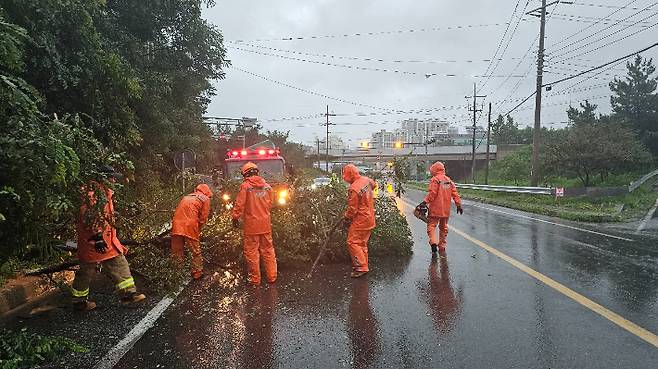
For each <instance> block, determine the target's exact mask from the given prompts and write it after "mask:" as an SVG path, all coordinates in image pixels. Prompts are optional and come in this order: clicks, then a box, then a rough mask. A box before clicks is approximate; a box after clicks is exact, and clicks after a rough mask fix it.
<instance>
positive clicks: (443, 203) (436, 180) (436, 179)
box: [416, 161, 464, 258]
mask: <svg viewBox="0 0 658 369" xmlns="http://www.w3.org/2000/svg"><path fill="white" fill-rule="evenodd" d="M430 174H432V179H431V180H430V184H429V189H428V193H427V196H425V200H424V201H423V202H421V203H420V204H418V206H416V210H418V211H420V212H421V213H423V214H425V213H428V211H429V214H427V235H428V236H429V239H430V247H431V249H432V257H433V258H436V256H437V249H438V251H439V252H445V249H446V238H447V236H448V218H449V217H450V208H451V201H453V200H454V201H455V205H457V213H459V214H463V213H464V210H463V209H462V200H461V198H460V197H459V193H457V187H456V186H455V183H454V182H453V181H452V180H451V179H450V177H448V176H447V175H446V169H445V166H444V165H443V163H441V162H440V161H437V162H436V163H434V164H432V166H431V167H430ZM437 225H438V227H439V237H438V239H437V237H436V227H437Z"/></svg>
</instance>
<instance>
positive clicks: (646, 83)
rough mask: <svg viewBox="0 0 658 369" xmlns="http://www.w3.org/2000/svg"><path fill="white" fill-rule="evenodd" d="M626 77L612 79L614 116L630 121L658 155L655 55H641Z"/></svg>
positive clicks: (629, 64) (629, 68)
mask: <svg viewBox="0 0 658 369" xmlns="http://www.w3.org/2000/svg"><path fill="white" fill-rule="evenodd" d="M626 67H627V68H628V72H627V75H626V77H625V78H624V79H618V78H615V79H614V80H613V81H612V82H610V89H611V90H612V92H613V93H614V96H612V97H611V98H610V103H611V105H612V110H613V112H614V116H615V118H617V119H618V120H621V121H624V122H626V123H628V124H630V126H631V127H633V128H634V129H635V130H637V132H638V133H639V135H640V137H641V139H642V142H643V143H644V145H645V146H646V147H647V148H648V149H649V151H651V153H652V154H653V155H654V157H655V158H658V94H657V93H656V87H657V85H658V77H655V76H654V77H652V75H653V74H654V72H655V71H656V67H655V66H654V65H653V61H652V59H644V58H642V57H641V56H640V55H638V56H637V57H636V58H635V60H634V61H633V62H628V63H626Z"/></svg>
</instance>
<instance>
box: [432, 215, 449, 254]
mask: <svg viewBox="0 0 658 369" xmlns="http://www.w3.org/2000/svg"><path fill="white" fill-rule="evenodd" d="M437 225H438V226H439V237H438V239H437V237H436V236H437V235H436V226H437ZM427 235H428V236H429V237H430V245H439V249H441V250H444V249H445V248H446V244H447V242H446V238H447V237H448V218H434V217H432V218H428V219H427Z"/></svg>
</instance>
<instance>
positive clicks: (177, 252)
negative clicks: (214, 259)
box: [171, 183, 212, 280]
mask: <svg viewBox="0 0 658 369" xmlns="http://www.w3.org/2000/svg"><path fill="white" fill-rule="evenodd" d="M211 197H212V191H211V190H210V187H208V185H207V184H204V183H202V184H200V185H198V186H196V189H195V191H194V192H192V193H191V194H189V195H187V196H185V197H183V199H181V201H180V202H179V203H178V206H177V207H176V211H175V212H174V219H173V220H172V222H171V254H172V255H173V257H174V261H175V262H176V263H177V264H178V265H182V264H183V257H184V255H183V253H184V248H185V244H187V247H188V248H189V249H190V252H191V253H192V262H191V264H190V268H191V269H192V278H194V279H196V280H199V279H201V278H202V277H203V257H202V256H201V242H200V241H199V236H200V234H201V227H202V226H203V225H204V224H206V222H207V221H208V214H210V198H211Z"/></svg>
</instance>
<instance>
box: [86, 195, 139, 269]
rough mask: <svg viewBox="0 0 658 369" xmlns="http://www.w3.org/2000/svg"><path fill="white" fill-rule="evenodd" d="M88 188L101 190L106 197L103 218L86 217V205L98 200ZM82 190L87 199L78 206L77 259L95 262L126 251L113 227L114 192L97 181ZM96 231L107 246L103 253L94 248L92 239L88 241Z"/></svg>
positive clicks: (93, 203) (92, 204)
mask: <svg viewBox="0 0 658 369" xmlns="http://www.w3.org/2000/svg"><path fill="white" fill-rule="evenodd" d="M90 188H95V189H96V190H97V191H103V192H104V193H105V198H106V199H107V203H106V204H105V206H104V207H103V219H99V220H97V221H91V220H90V219H87V209H88V205H91V206H94V205H96V203H97V202H98V199H97V198H96V194H95V193H94V190H93V189H91V190H90ZM83 191H86V192H87V201H84V202H83V204H82V206H81V207H80V213H79V214H78V221H77V225H76V231H77V234H78V252H77V253H78V259H80V261H81V262H83V263H97V262H100V261H103V260H108V259H112V258H114V257H116V256H119V255H122V254H125V253H127V252H128V249H126V248H125V247H124V246H123V245H122V244H121V242H120V241H119V238H118V237H117V230H116V228H115V227H114V203H113V201H112V195H113V194H114V192H113V191H112V190H111V189H109V188H106V187H105V186H104V185H102V184H98V183H94V184H93V185H92V186H91V187H83ZM89 223H92V224H89ZM98 233H102V234H103V241H105V243H106V244H107V246H108V248H107V251H106V252H105V253H103V254H101V253H99V252H97V251H96V250H95V249H94V241H90V239H91V238H92V237H94V236H95V235H97V234H98Z"/></svg>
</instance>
